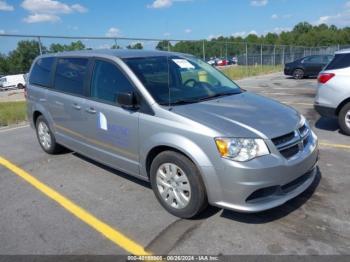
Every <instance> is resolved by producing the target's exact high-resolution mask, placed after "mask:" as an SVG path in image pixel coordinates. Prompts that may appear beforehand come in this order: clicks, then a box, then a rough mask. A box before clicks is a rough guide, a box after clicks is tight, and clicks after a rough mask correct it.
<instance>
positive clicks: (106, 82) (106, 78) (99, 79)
mask: <svg viewBox="0 0 350 262" xmlns="http://www.w3.org/2000/svg"><path fill="white" fill-rule="evenodd" d="M131 91H133V87H132V85H131V83H130V81H129V80H128V79H127V78H126V77H125V75H124V74H123V73H122V72H121V71H120V70H119V69H118V68H117V67H116V66H115V65H113V64H111V63H109V62H105V61H100V60H97V61H96V62H95V66H94V73H93V76H92V81H91V97H93V98H96V99H98V100H102V101H106V102H110V103H116V100H117V95H118V94H119V93H124V92H131Z"/></svg>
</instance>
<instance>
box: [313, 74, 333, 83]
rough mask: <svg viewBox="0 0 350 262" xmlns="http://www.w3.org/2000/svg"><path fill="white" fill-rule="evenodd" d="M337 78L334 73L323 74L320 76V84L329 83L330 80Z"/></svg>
mask: <svg viewBox="0 0 350 262" xmlns="http://www.w3.org/2000/svg"><path fill="white" fill-rule="evenodd" d="M334 76H335V74H333V73H322V74H319V75H318V78H317V80H318V82H319V83H321V84H325V83H327V82H328V81H329V80H330V79H332V78H333V77H334Z"/></svg>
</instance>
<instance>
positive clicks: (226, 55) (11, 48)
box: [0, 34, 350, 76]
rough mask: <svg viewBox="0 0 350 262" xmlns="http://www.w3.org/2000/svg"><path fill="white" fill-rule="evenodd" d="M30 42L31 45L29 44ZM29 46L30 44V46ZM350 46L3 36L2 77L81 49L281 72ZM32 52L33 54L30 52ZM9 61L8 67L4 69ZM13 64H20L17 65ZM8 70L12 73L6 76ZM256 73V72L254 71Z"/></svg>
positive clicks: (1, 42)
mask: <svg viewBox="0 0 350 262" xmlns="http://www.w3.org/2000/svg"><path fill="white" fill-rule="evenodd" d="M28 41H29V42H30V44H28ZM26 43H27V44H26ZM349 47H350V46H339V45H337V46H323V47H306V46H287V45H267V44H260V43H246V42H230V41H226V40H164V39H145V38H121V37H68V36H36V35H9V34H3V35H0V54H1V56H0V74H6V73H12V74H15V73H25V71H27V70H28V68H29V66H30V63H31V61H32V60H33V57H35V56H37V55H39V54H44V53H52V52H57V51H64V50H77V49H110V48H114V49H117V48H118V49H127V48H131V49H145V50H155V49H160V50H165V51H176V52H183V53H189V54H193V55H195V56H197V57H200V58H202V59H203V60H205V61H209V60H215V59H216V60H218V59H227V60H228V61H229V62H230V63H229V64H231V65H232V66H238V67H247V68H248V69H247V70H245V72H246V75H244V76H249V75H250V72H251V71H252V70H249V68H251V67H253V68H254V67H255V68H257V67H261V68H264V67H268V68H271V69H272V68H276V70H281V69H282V65H284V64H285V63H288V62H291V61H294V60H296V59H299V58H302V57H304V56H308V55H319V54H334V52H335V51H337V50H340V49H344V48H349ZM28 49H30V50H28ZM8 57H13V59H7V60H8V63H10V64H7V65H2V64H3V63H5V62H4V60H6V58H8ZM13 63H17V64H16V65H13ZM6 68H7V69H8V70H7V72H6ZM253 71H254V70H253Z"/></svg>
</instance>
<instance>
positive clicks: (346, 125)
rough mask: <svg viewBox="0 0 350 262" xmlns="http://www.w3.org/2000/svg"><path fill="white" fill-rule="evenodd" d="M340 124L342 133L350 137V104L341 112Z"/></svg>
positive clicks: (339, 116)
mask: <svg viewBox="0 0 350 262" xmlns="http://www.w3.org/2000/svg"><path fill="white" fill-rule="evenodd" d="M338 122H339V126H340V129H341V131H343V132H344V133H345V134H346V135H348V136H350V103H347V104H345V105H344V106H343V107H342V109H341V110H340V112H339V115H338Z"/></svg>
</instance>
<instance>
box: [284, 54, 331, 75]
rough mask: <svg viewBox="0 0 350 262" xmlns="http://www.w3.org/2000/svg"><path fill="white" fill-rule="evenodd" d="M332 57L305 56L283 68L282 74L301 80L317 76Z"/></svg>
mask: <svg viewBox="0 0 350 262" xmlns="http://www.w3.org/2000/svg"><path fill="white" fill-rule="evenodd" d="M332 58H333V56H332V55H312V56H306V57H303V58H301V59H298V60H295V61H294V62H291V63H287V64H285V66H284V74H285V75H288V76H293V77H294V78H295V79H302V78H304V77H308V76H317V75H318V73H319V72H320V71H321V70H322V69H323V68H324V67H325V66H326V65H327V64H328V63H329V62H330V61H331V60H332Z"/></svg>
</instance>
